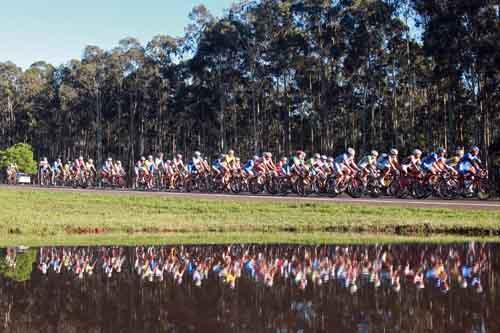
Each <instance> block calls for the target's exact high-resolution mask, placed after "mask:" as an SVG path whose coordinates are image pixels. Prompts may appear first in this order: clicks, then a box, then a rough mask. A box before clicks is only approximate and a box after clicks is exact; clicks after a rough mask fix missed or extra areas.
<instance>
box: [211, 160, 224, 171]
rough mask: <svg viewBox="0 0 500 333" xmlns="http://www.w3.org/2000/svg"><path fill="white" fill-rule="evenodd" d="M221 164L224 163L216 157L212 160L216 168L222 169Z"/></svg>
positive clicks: (213, 166)
mask: <svg viewBox="0 0 500 333" xmlns="http://www.w3.org/2000/svg"><path fill="white" fill-rule="evenodd" d="M221 166H222V165H221V161H220V159H216V160H214V161H213V162H212V168H214V169H215V170H220V168H221Z"/></svg>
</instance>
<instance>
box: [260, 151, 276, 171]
mask: <svg viewBox="0 0 500 333" xmlns="http://www.w3.org/2000/svg"><path fill="white" fill-rule="evenodd" d="M262 164H263V166H264V171H265V172H271V171H274V170H276V165H275V164H274V161H273V154H271V153H269V152H267V153H264V158H263V163H262Z"/></svg>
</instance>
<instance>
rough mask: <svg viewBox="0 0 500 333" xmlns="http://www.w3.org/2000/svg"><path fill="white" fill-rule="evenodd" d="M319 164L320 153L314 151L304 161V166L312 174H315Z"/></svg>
mask: <svg viewBox="0 0 500 333" xmlns="http://www.w3.org/2000/svg"><path fill="white" fill-rule="evenodd" d="M320 164H321V155H320V154H318V153H316V154H314V155H313V156H312V157H311V158H310V159H308V160H307V161H306V163H305V165H306V168H307V169H308V170H309V171H310V172H311V174H312V175H313V176H314V175H316V174H317V171H318V167H319V166H320Z"/></svg>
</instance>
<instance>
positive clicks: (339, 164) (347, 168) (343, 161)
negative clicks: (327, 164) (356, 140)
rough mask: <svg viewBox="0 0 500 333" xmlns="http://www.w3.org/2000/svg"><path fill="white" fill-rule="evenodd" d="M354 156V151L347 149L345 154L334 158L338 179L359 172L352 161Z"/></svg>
mask: <svg viewBox="0 0 500 333" xmlns="http://www.w3.org/2000/svg"><path fill="white" fill-rule="evenodd" d="M355 156H356V151H355V150H354V148H348V149H347V153H344V154H342V155H339V156H337V157H336V158H335V171H336V173H337V176H338V177H339V178H340V179H343V178H344V177H346V176H350V175H351V174H352V173H354V172H359V171H360V169H359V168H358V166H357V165H356V162H355V161H354V158H355Z"/></svg>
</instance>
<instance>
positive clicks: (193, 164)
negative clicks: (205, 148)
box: [187, 151, 203, 174]
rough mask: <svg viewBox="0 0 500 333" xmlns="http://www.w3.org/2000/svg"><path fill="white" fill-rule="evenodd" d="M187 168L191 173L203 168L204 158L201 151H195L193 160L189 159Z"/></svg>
mask: <svg viewBox="0 0 500 333" xmlns="http://www.w3.org/2000/svg"><path fill="white" fill-rule="evenodd" d="M187 168H188V172H189V173H190V174H194V173H198V172H200V171H202V170H203V159H202V158H201V153H200V152H199V151H195V152H194V156H193V158H192V159H191V161H189V164H188V166H187Z"/></svg>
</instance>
